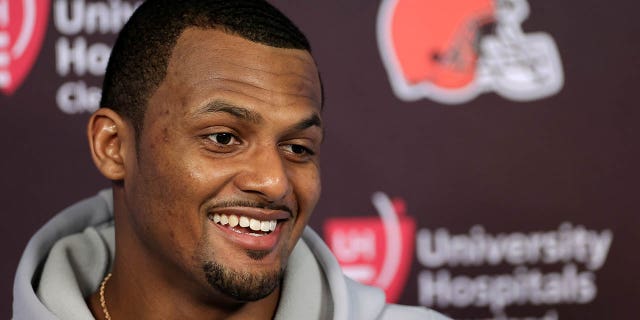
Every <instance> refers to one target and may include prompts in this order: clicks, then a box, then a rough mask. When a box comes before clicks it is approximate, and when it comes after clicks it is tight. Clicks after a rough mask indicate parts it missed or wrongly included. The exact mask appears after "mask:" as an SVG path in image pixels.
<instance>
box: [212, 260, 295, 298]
mask: <svg viewBox="0 0 640 320" xmlns="http://www.w3.org/2000/svg"><path fill="white" fill-rule="evenodd" d="M202 269H203V270H204V273H205V276H206V277H207V282H208V283H209V285H211V287H213V288H214V289H215V290H217V291H219V292H221V293H223V294H225V295H227V296H229V297H232V298H233V299H234V300H238V301H244V302H248V301H256V300H260V299H262V298H264V297H266V296H268V295H269V294H271V293H272V292H273V291H274V290H275V289H276V288H277V287H278V286H279V285H280V282H281V281H282V278H283V277H284V269H280V270H278V271H268V272H262V273H259V274H252V273H249V272H240V271H235V270H230V269H229V268H227V267H225V266H223V265H221V264H219V263H217V262H212V261H206V262H205V263H204V264H203V266H202Z"/></svg>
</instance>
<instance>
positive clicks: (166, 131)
mask: <svg viewBox="0 0 640 320" xmlns="http://www.w3.org/2000/svg"><path fill="white" fill-rule="evenodd" d="M162 141H164V142H169V128H167V127H164V128H163V129H162Z"/></svg>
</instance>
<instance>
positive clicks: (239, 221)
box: [213, 213, 278, 232]
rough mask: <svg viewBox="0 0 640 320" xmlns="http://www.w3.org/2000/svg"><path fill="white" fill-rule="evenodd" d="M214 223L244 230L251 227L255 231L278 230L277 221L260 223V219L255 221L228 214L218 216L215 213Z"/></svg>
mask: <svg viewBox="0 0 640 320" xmlns="http://www.w3.org/2000/svg"><path fill="white" fill-rule="evenodd" d="M213 222H215V223H218V224H221V225H223V226H224V225H229V226H230V227H235V226H238V225H240V226H241V227H243V228H247V227H249V228H250V229H251V230H253V231H264V232H268V231H273V230H275V229H276V225H277V224H278V221H277V220H266V221H260V220H258V219H253V218H249V217H245V216H236V215H235V214H231V215H226V214H218V213H215V214H214V215H213Z"/></svg>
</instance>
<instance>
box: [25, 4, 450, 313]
mask: <svg viewBox="0 0 640 320" xmlns="http://www.w3.org/2000/svg"><path fill="white" fill-rule="evenodd" d="M101 105H102V108H101V109H99V110H98V111H96V112H95V113H94V114H93V116H92V117H91V119H90V121H89V125H88V137H89V145H90V149H91V154H92V157H93V160H94V162H95V164H96V166H97V168H98V169H99V170H100V172H101V173H102V174H103V175H104V176H105V177H107V178H108V179H109V180H111V181H112V193H111V192H102V193H100V194H99V195H98V196H96V197H94V198H91V199H88V200H85V201H83V202H80V203H78V204H76V205H74V206H72V207H70V208H69V209H67V210H65V211H64V212H62V213H60V214H59V215H58V216H57V217H55V218H54V219H53V220H52V221H50V222H49V223H48V224H47V225H45V226H44V227H43V228H42V229H41V230H40V231H39V232H38V233H37V234H36V235H35V236H34V237H33V239H32V240H31V241H30V243H29V245H28V247H27V249H26V251H25V254H24V256H23V258H22V259H21V262H20V265H19V267H18V272H17V275H16V280H15V288H14V319H93V318H96V319H117V320H119V319H273V318H275V319H379V318H383V319H443V317H442V316H440V315H438V314H437V313H435V312H432V311H429V310H426V309H423V308H411V307H400V306H395V305H386V304H385V302H384V295H383V294H382V293H381V291H380V290H378V289H374V288H370V287H366V286H362V285H358V284H356V283H355V282H353V281H350V280H348V279H347V278H345V277H344V276H343V275H342V273H341V272H340V269H339V266H338V264H337V262H336V261H335V259H334V258H333V256H331V254H330V252H329V250H328V249H327V248H326V246H325V245H324V244H323V243H322V241H321V240H320V238H319V237H318V236H317V235H316V234H315V233H314V232H313V231H312V230H311V229H308V228H306V224H307V221H308V219H309V216H310V214H311V212H312V210H313V208H314V206H315V204H316V202H317V200H318V197H319V195H320V167H319V165H320V163H319V154H320V150H319V149H320V144H321V142H322V137H323V131H322V120H321V112H320V111H321V109H322V88H321V83H320V79H319V75H318V71H317V69H316V65H315V63H314V60H313V58H312V56H311V54H310V48H309V45H308V43H307V40H306V39H305V37H304V35H303V34H302V33H300V31H298V29H297V28H296V27H295V26H294V25H293V24H292V23H291V22H290V21H289V20H288V19H287V18H286V17H284V16H283V15H282V14H281V13H280V12H278V11H277V10H276V9H275V8H273V7H272V6H270V5H268V4H267V3H266V2H262V1H230V2H225V1H205V0H201V1H196V0H192V1H191V0H189V1H176V0H157V1H154V0H150V1H147V2H145V3H144V4H143V5H142V6H141V7H140V8H139V9H138V10H137V11H136V12H135V13H134V15H133V16H132V18H131V19H130V21H129V22H128V23H127V25H126V26H125V27H124V29H123V30H122V32H121V33H120V35H119V37H118V40H117V41H116V44H115V46H114V49H113V52H112V56H111V58H110V60H109V65H108V67H107V72H106V75H105V81H104V86H103V99H102V101H101ZM301 237H302V240H301V241H298V240H299V239H300V238H301Z"/></svg>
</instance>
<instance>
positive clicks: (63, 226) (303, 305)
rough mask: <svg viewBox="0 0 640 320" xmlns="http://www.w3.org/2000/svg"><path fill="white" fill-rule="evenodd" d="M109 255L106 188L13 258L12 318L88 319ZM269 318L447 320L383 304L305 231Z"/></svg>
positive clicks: (63, 214) (375, 292) (60, 218)
mask: <svg viewBox="0 0 640 320" xmlns="http://www.w3.org/2000/svg"><path fill="white" fill-rule="evenodd" d="M114 249H115V240H114V227H113V199H112V194H111V191H110V190H104V191H102V192H100V193H99V194H98V195H96V196H94V197H92V198H89V199H86V200H83V201H81V202H78V203H76V204H75V205H73V206H71V207H69V208H67V209H65V210H63V211H62V212H60V213H59V214H58V215H56V216H55V217H54V218H53V219H51V220H50V221H49V222H47V224H45V225H44V226H43V227H42V228H41V229H40V230H38V232H37V233H36V234H35V235H34V236H33V237H32V238H31V240H30V241H29V243H28V244H27V248H26V249H25V251H24V254H23V255H22V258H21V259H20V264H19V265H18V271H17V272H16V277H15V280H14V286H13V319H15V320H33V319H65V320H76V319H77V320H81V319H82V320H84V319H94V318H93V316H92V315H91V312H90V311H89V308H88V307H87V305H86V302H85V298H86V297H88V296H89V295H90V294H91V293H93V292H95V291H96V289H97V288H98V286H99V284H100V282H101V280H102V279H103V277H104V276H105V274H107V273H108V272H109V270H110V267H111V262H112V260H113V257H114ZM300 292H304V294H299V293H300ZM275 319H335V320H343V319H344V320H346V319H408V320H410V319H422V320H446V319H447V318H446V317H444V316H442V315H440V314H438V313H436V312H434V311H431V310H428V309H425V308H421V307H409V306H400V305H393V304H386V303H385V296H384V293H383V292H382V291H381V290H380V289H377V288H374V287H369V286H365V285H362V284H359V283H357V282H355V281H353V280H351V279H349V278H347V277H345V276H344V275H343V274H342V271H341V270H340V266H339V265H338V262H337V261H336V259H335V257H334V256H333V255H332V253H331V251H329V248H327V246H326V245H325V244H324V242H323V241H322V239H321V238H320V237H319V236H318V235H317V234H316V233H315V232H314V231H313V230H311V228H309V227H307V228H306V229H305V231H304V234H303V236H302V239H301V241H298V244H297V245H296V247H295V249H294V250H293V253H292V254H291V256H290V258H289V262H288V265H287V270H286V273H285V278H284V281H283V287H282V291H281V297H280V302H279V305H278V310H277V312H276V316H275Z"/></svg>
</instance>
